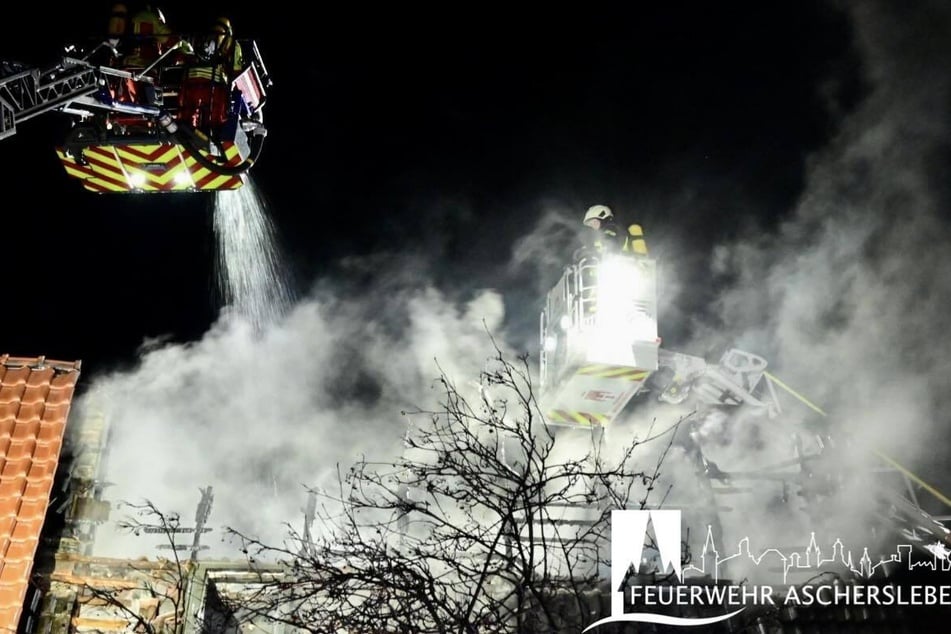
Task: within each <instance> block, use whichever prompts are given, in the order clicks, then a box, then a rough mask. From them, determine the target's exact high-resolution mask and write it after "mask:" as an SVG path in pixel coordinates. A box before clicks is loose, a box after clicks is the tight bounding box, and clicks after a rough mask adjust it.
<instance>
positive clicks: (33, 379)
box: [26, 365, 54, 390]
mask: <svg viewBox="0 0 951 634" xmlns="http://www.w3.org/2000/svg"><path fill="white" fill-rule="evenodd" d="M53 372H54V370H53V366H51V365H48V366H46V367H45V368H40V369H36V368H34V369H33V371H32V372H30V375H29V376H28V377H27V379H26V384H27V385H28V386H30V387H42V388H43V389H44V390H48V389H49V384H50V380H51V379H52V378H53Z"/></svg>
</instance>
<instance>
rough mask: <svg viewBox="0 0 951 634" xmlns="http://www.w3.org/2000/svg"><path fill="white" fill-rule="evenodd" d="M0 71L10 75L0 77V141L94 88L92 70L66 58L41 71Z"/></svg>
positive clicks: (95, 79)
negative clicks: (22, 126)
mask: <svg viewBox="0 0 951 634" xmlns="http://www.w3.org/2000/svg"><path fill="white" fill-rule="evenodd" d="M2 68H3V70H10V71H11V73H10V74H7V75H6V76H5V77H0V139H5V138H7V137H10V136H13V135H14V134H16V124H18V123H22V122H24V121H26V120H28V119H32V118H33V117H36V116H38V115H41V114H44V113H46V112H49V111H51V110H56V109H57V108H61V107H63V106H65V105H66V104H68V103H69V102H71V101H73V100H74V99H76V98H78V97H82V96H85V95H89V94H91V93H93V92H95V91H96V88H97V85H98V84H97V76H96V67H95V66H93V65H91V64H89V63H87V62H84V61H82V60H78V59H73V58H69V57H67V58H64V59H63V61H62V62H61V63H60V64H58V65H56V66H54V67H53V68H51V69H48V70H45V71H41V70H40V69H39V68H30V67H26V68H24V67H13V66H11V65H9V64H4V65H3V67H2ZM2 74H3V73H2V72H0V75H2Z"/></svg>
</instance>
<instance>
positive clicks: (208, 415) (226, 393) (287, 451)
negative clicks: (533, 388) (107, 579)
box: [79, 262, 503, 558]
mask: <svg viewBox="0 0 951 634" xmlns="http://www.w3.org/2000/svg"><path fill="white" fill-rule="evenodd" d="M390 265H391V266H396V267H399V266H404V265H412V263H411V262H390ZM379 293H383V294H384V295H385V297H384V299H383V301H382V303H381V304H379V305H377V304H375V303H374V302H372V301H368V300H365V299H361V298H357V299H347V298H342V297H340V296H336V295H331V294H329V293H327V292H319V293H317V294H316V295H315V296H314V297H311V298H309V299H307V300H306V301H302V302H300V303H298V304H297V305H296V306H295V307H294V308H293V310H292V311H291V312H290V313H289V314H288V315H287V316H286V318H284V319H281V320H278V321H275V322H272V323H271V325H269V326H268V327H267V328H265V329H264V330H263V331H262V330H260V329H259V328H258V324H256V323H252V322H251V321H249V319H247V318H246V317H244V316H241V315H237V314H234V313H227V314H225V315H224V316H223V317H222V319H221V320H219V322H218V323H216V324H215V325H214V326H213V327H212V328H211V329H210V331H209V332H208V333H206V334H205V335H204V336H203V337H202V338H201V340H199V341H196V342H193V343H190V344H186V345H179V344H166V345H160V346H159V347H156V348H153V349H150V350H145V351H143V354H142V355H141V359H140V361H139V364H138V366H137V367H135V368H134V369H132V370H129V371H123V372H117V373H114V374H112V375H109V376H106V377H102V378H100V379H99V380H97V381H96V382H95V384H94V385H93V387H92V388H91V389H90V391H89V393H88V396H87V397H86V398H85V399H84V400H83V401H82V402H81V403H80V404H79V407H80V409H81V410H85V409H98V410H100V411H101V412H102V413H103V414H104V415H105V417H106V419H107V420H108V421H109V423H110V427H111V429H110V434H111V435H110V439H109V445H108V458H107V464H106V468H105V477H106V478H107V479H108V480H109V481H110V482H111V486H110V487H108V488H107V489H106V494H105V497H106V498H107V499H109V500H111V501H113V502H120V501H127V502H140V501H142V500H143V499H148V500H150V501H152V502H153V503H154V504H155V505H156V506H157V507H158V508H159V509H160V510H162V511H163V512H168V513H170V512H176V513H179V514H180V515H181V517H182V525H183V526H190V525H193V520H192V518H193V517H194V510H195V508H196V505H197V502H198V499H199V493H198V489H199V487H204V486H208V485H211V486H213V487H214V493H215V500H214V506H213V511H212V515H211V519H210V525H211V526H213V527H217V528H218V529H219V531H218V532H220V529H221V528H222V527H224V526H231V527H234V528H237V529H239V530H242V531H244V532H246V533H249V534H254V535H259V536H262V537H264V538H265V539H266V540H267V541H268V543H272V544H280V543H281V540H282V539H283V538H284V537H286V526H285V525H284V523H285V522H290V523H291V524H294V525H295V526H296V527H297V528H298V529H300V528H301V527H302V521H303V515H302V513H301V511H300V509H301V508H302V507H303V506H304V503H305V500H306V491H305V488H304V487H305V486H308V487H317V486H319V487H328V488H329V489H331V490H333V488H334V487H333V484H334V482H335V481H336V477H337V466H338V464H339V465H340V467H341V469H343V470H346V469H348V468H349V466H350V465H351V464H352V463H353V462H354V461H355V460H356V459H357V458H359V457H361V456H366V457H367V458H368V459H376V460H392V459H394V458H395V457H396V456H397V455H399V453H400V452H401V450H402V442H401V438H402V435H403V434H404V432H405V429H406V421H405V420H404V419H403V418H402V417H401V415H400V412H401V411H402V410H407V409H413V408H415V407H420V408H422V407H426V408H434V407H436V404H437V400H438V398H439V396H440V393H439V391H438V390H436V391H433V390H432V387H433V385H434V380H435V379H436V377H437V376H438V375H439V372H440V368H441V369H442V370H444V371H445V372H446V373H447V374H448V375H449V376H457V377H474V378H477V377H478V375H479V371H480V370H481V368H482V366H483V364H484V363H485V361H486V360H487V358H488V357H489V356H491V352H492V348H491V345H492V344H491V341H490V339H489V335H488V333H489V332H491V333H493V335H494V336H500V340H501V339H502V337H501V323H502V319H503V311H502V301H501V298H500V296H499V295H498V294H497V293H494V292H491V291H485V292H482V293H478V294H476V295H475V296H474V298H473V299H472V300H471V301H469V302H468V303H466V304H464V305H462V306H457V305H454V304H453V303H451V302H449V301H448V300H447V299H446V298H445V297H443V295H442V294H441V293H440V292H439V291H437V290H435V289H433V288H431V287H427V286H425V285H420V286H418V287H417V288H413V289H407V288H403V289H402V290H399V289H396V288H394V287H389V288H379V287H373V288H370V289H368V294H369V295H370V296H377V295H378V294H379ZM381 306H382V307H384V308H383V309H382V310H380V307H381ZM437 364H438V365H437ZM125 515H126V514H124V511H123V509H121V508H118V507H117V508H116V509H115V510H114V511H113V517H112V520H119V519H122V518H123V517H124V516H125ZM113 528H114V525H112V524H110V525H107V526H105V527H103V528H102V529H100V531H101V533H100V537H99V538H98V539H97V543H96V549H97V554H101V555H115V556H119V555H137V556H138V555H156V554H160V553H159V552H158V551H155V550H154V547H155V543H160V542H161V541H162V539H161V536H159V538H158V539H156V537H155V536H154V535H152V536H151V539H148V538H147V537H135V536H123V535H120V534H118V533H113V532H112V531H113ZM189 541H190V540H189ZM214 542H215V539H214V538H213V536H212V537H208V538H205V540H204V543H206V544H214ZM236 554H237V553H236V551H234V549H233V545H231V544H226V545H224V546H215V547H214V549H213V551H212V552H210V553H206V554H204V555H203V557H206V558H207V557H211V556H220V557H228V556H231V557H234V556H235V555H236Z"/></svg>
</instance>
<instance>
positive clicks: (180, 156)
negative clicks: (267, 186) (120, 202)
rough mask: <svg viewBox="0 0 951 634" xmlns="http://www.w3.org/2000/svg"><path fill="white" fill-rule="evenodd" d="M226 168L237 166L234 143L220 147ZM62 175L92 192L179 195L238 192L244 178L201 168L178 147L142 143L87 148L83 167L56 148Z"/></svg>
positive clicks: (183, 149)
mask: <svg viewBox="0 0 951 634" xmlns="http://www.w3.org/2000/svg"><path fill="white" fill-rule="evenodd" d="M223 149H224V155H225V158H226V159H227V164H228V165H231V166H234V165H238V164H240V163H241V160H242V157H241V155H240V151H239V150H238V146H237V145H235V144H234V143H224V144H223ZM56 154H57V155H58V156H59V159H60V161H61V162H62V163H63V167H64V168H65V169H66V173H67V174H68V175H69V176H72V177H73V178H78V179H80V180H82V181H83V186H84V187H85V188H86V189H87V190H89V191H93V192H99V193H106V192H148V193H157V192H182V191H213V190H221V189H238V188H239V187H241V186H242V185H244V178H243V177H242V176H240V175H238V176H228V175H225V174H219V173H217V172H213V171H211V170H209V169H208V168H206V167H203V166H202V165H201V164H200V163H198V161H196V160H195V157H194V156H192V155H191V153H189V151H188V150H187V149H186V148H185V147H184V146H182V145H178V144H174V143H143V144H125V145H118V144H117V145H90V146H87V147H86V148H84V150H83V156H84V157H85V159H86V164H85V165H82V164H80V163H78V162H77V161H76V160H75V159H74V158H73V157H72V156H69V155H68V154H67V153H66V151H65V148H57V150H56Z"/></svg>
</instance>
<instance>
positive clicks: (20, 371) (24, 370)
mask: <svg viewBox="0 0 951 634" xmlns="http://www.w3.org/2000/svg"><path fill="white" fill-rule="evenodd" d="M29 376H30V368H28V367H27V366H25V365H9V362H8V365H7V371H6V373H5V374H4V375H3V379H0V384H2V385H4V386H7V385H26V379H27V377H29Z"/></svg>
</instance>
